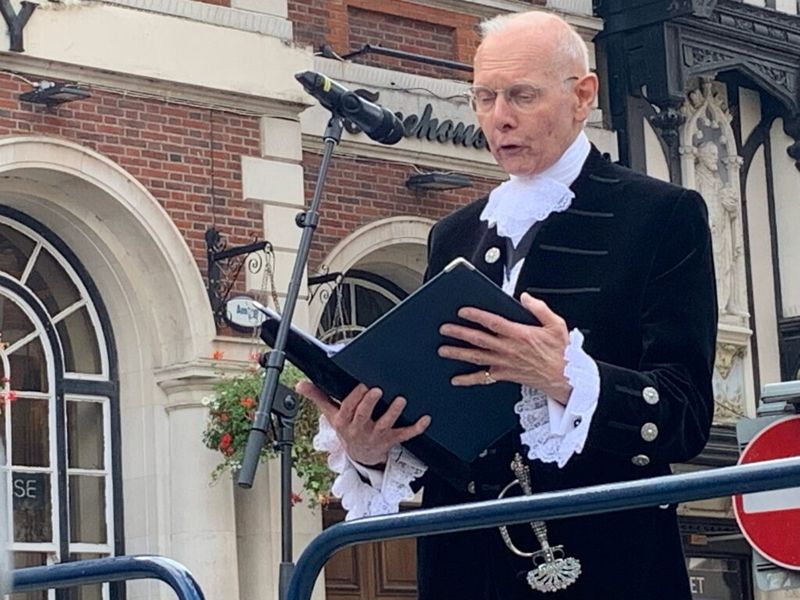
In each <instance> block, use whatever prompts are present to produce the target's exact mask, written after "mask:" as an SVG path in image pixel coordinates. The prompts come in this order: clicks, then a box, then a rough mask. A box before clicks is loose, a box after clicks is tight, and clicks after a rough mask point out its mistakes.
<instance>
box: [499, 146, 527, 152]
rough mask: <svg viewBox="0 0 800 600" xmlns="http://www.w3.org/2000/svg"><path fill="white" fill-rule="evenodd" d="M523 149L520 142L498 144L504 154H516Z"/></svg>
mask: <svg viewBox="0 0 800 600" xmlns="http://www.w3.org/2000/svg"><path fill="white" fill-rule="evenodd" d="M522 149H523V146H520V145H519V144H501V145H500V146H498V150H499V151H500V152H501V153H502V154H516V153H517V152H520V151H521V150H522Z"/></svg>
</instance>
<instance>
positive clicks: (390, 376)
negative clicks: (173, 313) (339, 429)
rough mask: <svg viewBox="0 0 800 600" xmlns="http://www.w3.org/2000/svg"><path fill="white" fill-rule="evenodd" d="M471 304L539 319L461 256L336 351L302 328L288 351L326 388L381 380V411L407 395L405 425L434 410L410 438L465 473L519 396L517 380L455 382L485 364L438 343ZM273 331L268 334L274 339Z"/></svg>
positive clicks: (430, 458)
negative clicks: (442, 351) (448, 355)
mask: <svg viewBox="0 0 800 600" xmlns="http://www.w3.org/2000/svg"><path fill="white" fill-rule="evenodd" d="M465 306H474V307H477V308H481V309H484V310H487V311H490V312H493V313H495V314H499V315H502V316H504V317H506V318H508V319H511V320H514V321H518V322H523V323H528V324H536V323H537V321H536V319H535V317H534V316H533V315H532V314H531V313H530V312H529V311H528V310H526V309H525V308H524V307H523V306H522V305H521V304H519V302H517V301H516V300H515V299H513V298H511V297H510V296H508V295H507V294H505V293H504V292H503V291H502V290H501V289H500V288H499V287H497V286H496V285H495V284H494V283H493V282H492V281H491V280H490V279H488V278H487V277H486V276H485V275H483V274H482V273H480V272H479V271H478V270H477V269H475V268H474V267H473V266H472V265H471V264H470V263H469V262H467V261H466V260H464V259H458V260H456V261H454V262H453V263H451V265H449V266H448V267H447V268H446V269H445V270H443V271H442V272H441V273H439V274H438V275H436V276H435V277H433V278H432V279H430V280H429V281H428V282H427V283H426V284H425V285H423V286H422V287H420V288H419V289H417V290H416V291H415V292H414V293H413V294H411V295H410V296H408V297H407V298H406V299H405V300H404V301H403V302H402V303H400V304H398V305H397V306H395V307H394V308H393V309H392V310H390V311H389V312H387V313H386V314H385V315H383V316H382V317H381V318H380V319H378V320H377V321H376V322H375V323H373V324H372V325H371V326H370V327H369V328H368V329H367V330H365V331H363V332H362V333H361V334H359V335H358V336H357V337H356V338H354V339H353V340H352V341H351V342H350V343H349V344H348V345H346V346H345V347H344V348H343V349H342V350H340V351H339V352H338V353H337V354H335V355H333V356H332V357H330V358H329V357H328V356H327V354H326V353H325V352H324V351H323V350H321V349H319V348H318V347H316V346H314V345H313V344H312V343H310V342H308V341H307V340H303V338H302V337H301V336H300V335H298V334H292V335H290V338H289V343H288V347H287V351H286V352H287V358H288V359H289V360H290V361H292V362H293V363H294V364H295V365H297V366H298V367H299V368H300V369H301V370H302V371H303V372H304V373H306V375H307V376H308V377H309V378H310V379H311V380H312V381H314V382H315V383H316V384H317V385H318V386H319V387H320V388H321V389H323V390H325V391H326V392H327V393H328V394H330V395H331V396H334V397H336V398H339V399H341V398H343V397H344V396H345V395H346V394H347V393H348V392H349V391H350V390H352V389H353V387H355V385H356V383H357V382H358V381H361V382H363V383H365V384H366V385H368V386H370V387H380V388H381V389H382V390H383V399H382V400H381V402H380V403H379V405H378V408H377V409H376V416H377V415H379V414H381V413H382V412H383V411H384V410H385V409H386V406H387V404H388V402H390V401H391V400H392V399H393V398H394V397H395V396H404V397H405V398H406V399H407V400H408V404H407V405H406V408H405V410H404V411H403V415H402V416H401V418H400V421H399V424H400V425H408V424H410V423H413V422H415V421H416V420H417V419H418V418H419V417H421V416H423V415H426V414H427V415H430V416H431V424H430V426H429V427H428V429H427V430H426V431H425V433H424V434H423V435H422V436H420V437H418V438H416V439H414V440H411V441H409V442H407V443H406V446H407V447H408V448H409V450H410V451H411V452H413V453H414V454H415V455H417V456H418V457H419V458H420V459H421V460H423V461H424V462H425V463H426V464H428V466H429V467H430V468H431V469H433V470H434V471H437V472H439V473H441V474H442V475H444V476H446V477H448V478H454V477H456V478H457V477H459V476H460V475H463V476H467V475H466V474H467V473H468V468H469V465H470V464H471V463H472V462H473V461H474V460H475V459H476V458H477V457H478V454H480V453H481V452H482V451H483V450H485V449H486V448H487V447H489V446H491V445H492V444H493V443H494V442H496V441H497V440H498V439H500V438H501V437H503V436H504V435H505V434H507V433H508V432H509V431H511V430H512V429H514V428H515V427H516V425H517V422H518V418H517V415H516V414H515V413H514V404H516V403H517V402H518V401H519V399H520V390H519V385H517V384H513V383H508V382H500V383H495V384H492V385H478V386H470V387H456V386H453V385H452V384H451V383H450V380H451V379H452V377H454V376H455V375H459V374H463V373H470V372H473V371H478V370H480V367H476V366H475V365H471V364H467V363H463V362H460V361H454V360H450V359H445V358H441V357H440V356H439V355H438V354H437V350H438V348H439V346H442V345H446V344H451V345H452V344H453V343H454V342H455V340H449V339H448V338H445V337H443V336H442V335H441V334H440V333H439V327H440V326H441V325H442V324H443V323H447V322H451V323H453V322H454V323H464V324H467V323H466V322H464V321H462V320H461V319H459V318H458V316H457V313H458V310H459V309H460V308H462V307H465ZM276 332H277V322H276V321H268V322H267V323H265V325H264V326H263V327H262V338H263V339H264V340H265V341H266V342H267V343H268V344H269V343H271V342H274V337H275V333H276ZM270 338H271V339H270Z"/></svg>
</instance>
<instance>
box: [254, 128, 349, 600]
mask: <svg viewBox="0 0 800 600" xmlns="http://www.w3.org/2000/svg"><path fill="white" fill-rule="evenodd" d="M343 127H344V121H343V119H342V117H341V116H339V115H338V114H336V113H333V116H332V117H331V119H330V120H329V121H328V126H327V127H326V129H325V133H324V135H323V140H324V142H325V145H324V149H323V153H322V163H321V164H320V168H319V173H318V175H317V182H316V189H315V190H314V197H313V199H312V200H311V206H310V207H309V209H308V210H307V211H306V212H304V213H300V214H298V215H297V217H296V218H295V221H296V223H297V226H298V227H301V228H302V229H303V233H302V236H301V238H300V247H299V248H298V251H297V258H296V259H295V262H294V269H293V270H292V277H291V279H290V281H289V289H288V291H287V294H286V302H285V304H284V309H283V314H282V316H281V321H280V325H279V327H278V332H277V334H276V336H275V345H274V347H273V350H272V351H271V352H269V354H268V355H267V357H266V361H265V362H266V364H263V362H262V366H264V368H265V370H266V374H265V377H264V384H263V386H262V388H261V394H260V395H259V398H258V409H257V410H256V414H255V417H254V418H253V425H252V427H251V429H250V434H249V436H248V438H247V446H246V447H245V451H244V459H243V460H242V469H241V471H239V480H238V484H239V487H242V488H247V489H250V488H251V487H253V479H254V478H255V472H256V468H257V466H258V461H259V458H260V456H261V448H262V447H263V445H264V442H265V441H266V439H267V433H268V432H267V427H268V425H269V423H270V421H271V415H272V414H273V413H275V414H276V418H277V421H278V423H279V432H278V436H277V441H276V444H275V445H276V447H277V448H278V449H279V450H280V453H281V529H282V531H281V563H280V571H279V580H278V590H279V591H278V593H279V598H280V600H285V599H286V597H287V593H288V588H289V580H290V579H291V576H292V572H293V571H294V555H293V552H292V498H291V493H292V489H291V485H292V443H293V441H294V417H295V415H296V414H297V408H298V406H297V404H298V403H297V400H296V399H295V398H294V397H293V396H292V395H291V394H285V395H284V396H283V398H282V399H281V402H280V404H279V406H277V407H276V406H273V405H274V402H275V391H276V390H277V389H278V379H279V378H280V375H281V373H282V372H283V366H284V364H285V362H286V353H285V348H286V340H287V339H288V336H289V327H290V325H291V323H292V316H293V315H294V309H295V305H296V304H297V297H298V295H299V294H300V284H301V282H302V280H303V275H304V273H305V267H306V263H307V261H308V254H309V250H310V248H311V238H312V236H313V233H314V230H315V229H316V228H317V225H318V223H319V205H320V200H321V198H322V188H323V185H324V182H325V178H326V176H327V173H328V168H329V166H330V162H331V157H332V155H333V151H334V148H335V147H336V146H337V145H338V144H339V142H340V141H341V139H342V129H343Z"/></svg>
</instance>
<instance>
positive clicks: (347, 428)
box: [294, 381, 431, 466]
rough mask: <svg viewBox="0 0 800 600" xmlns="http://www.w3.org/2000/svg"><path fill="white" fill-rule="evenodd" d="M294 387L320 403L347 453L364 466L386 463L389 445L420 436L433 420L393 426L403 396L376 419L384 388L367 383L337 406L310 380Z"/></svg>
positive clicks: (320, 408) (400, 410) (316, 402)
mask: <svg viewBox="0 0 800 600" xmlns="http://www.w3.org/2000/svg"><path fill="white" fill-rule="evenodd" d="M294 389H295V391H296V392H297V393H298V394H302V395H303V396H305V397H306V398H310V399H311V401H312V402H314V404H316V405H317V407H318V408H319V410H320V412H321V413H322V414H323V415H325V417H326V418H327V419H328V422H329V423H330V424H331V426H332V427H333V429H334V430H335V431H336V433H337V434H338V436H339V439H340V440H342V444H343V445H344V448H345V451H346V452H347V455H348V456H349V457H350V458H352V459H353V460H354V461H356V462H359V463H361V464H362V465H365V466H373V465H382V464H385V463H386V461H387V460H388V457H389V449H390V448H392V447H393V446H395V445H396V444H401V443H403V442H405V441H407V440H410V439H411V438H413V437H416V436H418V435H419V434H421V433H422V432H423V431H425V430H426V429H427V428H428V425H430V423H431V418H430V417H429V416H427V415H425V416H423V417H420V418H419V420H418V421H417V422H416V423H414V424H413V425H409V426H408V427H398V428H397V429H393V427H394V424H395V422H396V421H397V418H398V417H399V416H400V413H402V412H403V409H404V408H405V406H406V400H405V398H401V397H400V396H398V397H397V398H395V399H394V400H393V401H392V403H391V404H390V405H389V408H387V409H386V412H385V413H383V414H382V415H381V417H380V418H379V419H378V420H377V421H375V420H373V419H372V411H373V409H374V408H375V405H376V404H377V403H378V400H380V399H381V396H382V395H383V392H382V391H381V390H380V388H372V389H369V388H367V386H365V385H364V384H359V385H358V386H357V387H356V388H355V389H354V390H353V391H352V392H350V394H348V396H347V397H346V398H345V399H344V400H343V401H342V403H341V404H340V405H338V406H337V405H336V404H335V403H334V402H333V401H331V399H330V398H329V397H328V395H327V394H326V393H325V392H323V391H322V390H320V389H319V388H318V387H316V386H315V385H314V384H313V383H311V382H310V381H301V382H300V383H298V384H297V385H296V386H295V388H294Z"/></svg>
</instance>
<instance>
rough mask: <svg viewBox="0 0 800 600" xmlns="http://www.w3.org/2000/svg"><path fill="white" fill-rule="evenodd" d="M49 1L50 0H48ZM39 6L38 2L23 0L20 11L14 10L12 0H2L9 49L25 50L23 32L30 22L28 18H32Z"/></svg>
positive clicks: (1, 11)
mask: <svg viewBox="0 0 800 600" xmlns="http://www.w3.org/2000/svg"><path fill="white" fill-rule="evenodd" d="M47 1H48V2H49V0H47ZM37 6H39V5H38V4H37V3H36V2H28V0H23V1H22V3H21V4H20V9H19V12H17V11H15V10H14V7H13V6H11V0H0V13H2V15H3V20H4V21H5V22H6V25H8V38H9V44H8V49H9V50H11V52H24V51H25V47H24V46H23V43H22V42H23V39H22V33H23V31H24V30H25V26H26V25H27V24H28V19H30V18H31V15H32V14H33V11H34V10H36V7H37Z"/></svg>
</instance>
